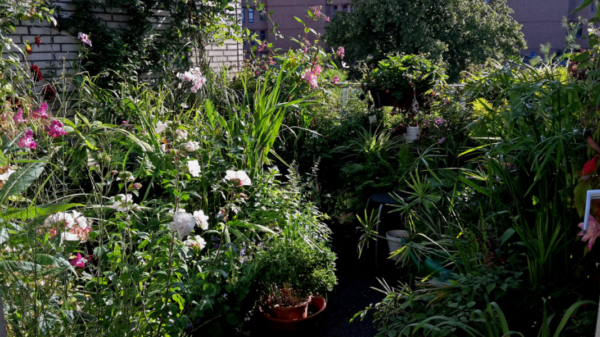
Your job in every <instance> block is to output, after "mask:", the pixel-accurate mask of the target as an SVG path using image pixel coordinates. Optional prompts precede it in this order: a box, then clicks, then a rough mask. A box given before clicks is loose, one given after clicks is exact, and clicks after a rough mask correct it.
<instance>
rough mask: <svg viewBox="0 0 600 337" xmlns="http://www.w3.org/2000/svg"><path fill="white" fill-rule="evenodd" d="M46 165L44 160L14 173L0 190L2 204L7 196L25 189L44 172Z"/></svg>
mask: <svg viewBox="0 0 600 337" xmlns="http://www.w3.org/2000/svg"><path fill="white" fill-rule="evenodd" d="M44 165H45V163H42V162H36V163H30V164H29V165H27V166H26V167H24V168H22V169H20V170H18V171H17V172H15V173H13V174H12V175H11V176H10V177H9V178H8V181H7V182H6V183H5V185H4V187H3V188H2V189H1V190H0V204H1V203H2V202H4V200H5V199H6V198H8V197H10V196H12V195H15V194H19V193H21V192H23V191H25V190H26V189H27V188H28V187H29V185H31V184H32V183H33V181H34V180H35V179H37V177H39V176H40V175H41V174H42V172H44Z"/></svg>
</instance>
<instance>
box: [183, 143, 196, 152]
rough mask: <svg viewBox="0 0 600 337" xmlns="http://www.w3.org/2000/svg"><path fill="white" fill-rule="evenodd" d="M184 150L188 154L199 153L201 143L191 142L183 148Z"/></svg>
mask: <svg viewBox="0 0 600 337" xmlns="http://www.w3.org/2000/svg"><path fill="white" fill-rule="evenodd" d="M183 148H184V149H185V150H186V151H187V152H194V151H198V149H199V148H200V143H198V142H192V141H189V142H187V143H185V145H184V146H183Z"/></svg>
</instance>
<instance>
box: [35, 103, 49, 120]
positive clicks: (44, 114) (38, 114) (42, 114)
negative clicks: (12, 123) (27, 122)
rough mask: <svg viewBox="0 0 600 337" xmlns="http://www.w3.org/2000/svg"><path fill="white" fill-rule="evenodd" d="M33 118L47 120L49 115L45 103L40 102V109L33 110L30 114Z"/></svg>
mask: <svg viewBox="0 0 600 337" xmlns="http://www.w3.org/2000/svg"><path fill="white" fill-rule="evenodd" d="M31 115H32V116H33V118H35V119H38V118H41V119H48V118H50V115H48V104H47V103H46V102H42V104H41V105H40V108H39V109H37V110H35V111H34V112H33V113H32V114H31Z"/></svg>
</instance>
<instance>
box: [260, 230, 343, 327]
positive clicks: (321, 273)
mask: <svg viewBox="0 0 600 337" xmlns="http://www.w3.org/2000/svg"><path fill="white" fill-rule="evenodd" d="M257 264H258V275H259V277H258V280H259V282H260V286H261V290H262V296H261V298H262V303H260V309H261V311H262V312H263V315H264V316H265V317H266V318H267V319H269V321H270V322H271V323H273V322H274V323H279V324H271V325H272V326H274V327H276V328H280V329H289V330H291V329H294V327H295V323H294V322H296V321H301V320H303V319H307V318H309V317H308V308H309V305H311V304H314V305H316V306H317V307H318V308H317V312H320V311H322V310H323V309H324V308H325V300H324V299H323V297H322V295H324V294H325V293H326V292H328V291H331V290H333V286H334V285H335V284H336V283H337V279H336V276H335V255H334V254H333V253H332V252H331V250H330V249H329V248H327V247H325V246H324V245H322V244H318V243H314V244H313V245H312V246H311V245H309V244H308V243H306V242H305V241H304V240H301V241H283V240H282V241H274V242H273V243H272V244H271V245H270V246H269V247H268V249H265V250H264V251H262V252H261V253H260V254H259V255H258V257H257Z"/></svg>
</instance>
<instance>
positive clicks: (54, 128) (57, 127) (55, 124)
mask: <svg viewBox="0 0 600 337" xmlns="http://www.w3.org/2000/svg"><path fill="white" fill-rule="evenodd" d="M46 132H47V133H48V135H50V136H52V137H54V138H58V137H60V136H64V135H66V134H67V132H66V131H65V130H64V129H63V124H62V123H61V122H60V121H59V120H57V119H53V120H52V123H51V124H50V125H48V126H46Z"/></svg>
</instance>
